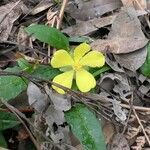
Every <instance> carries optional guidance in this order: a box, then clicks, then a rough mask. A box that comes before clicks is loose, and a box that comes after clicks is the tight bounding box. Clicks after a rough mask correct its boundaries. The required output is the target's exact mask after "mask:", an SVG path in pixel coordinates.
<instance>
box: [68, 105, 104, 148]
mask: <svg viewBox="0 0 150 150" xmlns="http://www.w3.org/2000/svg"><path fill="white" fill-rule="evenodd" d="M65 118H66V120H67V122H68V124H69V125H70V126H71V130H72V132H73V133H74V135H75V136H76V137H77V138H78V139H79V140H80V142H81V143H82V145H83V147H84V149H85V150H106V146H105V142H104V137H103V133H102V129H101V125H100V122H99V121H98V120H97V119H96V116H95V115H94V114H93V113H92V112H91V111H90V110H89V109H88V108H87V107H86V106H84V105H81V104H78V105H76V106H74V107H72V109H71V110H69V111H68V112H65Z"/></svg>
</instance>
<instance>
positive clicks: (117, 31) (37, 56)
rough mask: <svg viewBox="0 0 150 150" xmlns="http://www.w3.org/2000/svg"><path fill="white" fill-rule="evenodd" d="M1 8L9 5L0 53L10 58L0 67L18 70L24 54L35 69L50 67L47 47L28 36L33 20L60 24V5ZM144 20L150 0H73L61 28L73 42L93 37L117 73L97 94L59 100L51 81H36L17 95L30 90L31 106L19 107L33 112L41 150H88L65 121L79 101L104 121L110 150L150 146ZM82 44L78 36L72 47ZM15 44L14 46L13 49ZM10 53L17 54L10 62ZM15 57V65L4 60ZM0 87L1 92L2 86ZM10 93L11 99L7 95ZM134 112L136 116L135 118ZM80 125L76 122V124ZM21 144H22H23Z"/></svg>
mask: <svg viewBox="0 0 150 150" xmlns="http://www.w3.org/2000/svg"><path fill="white" fill-rule="evenodd" d="M1 3H2V2H0V4H1ZM3 3H4V4H5V5H1V6H0V11H1V13H0V20H1V21H0V35H1V40H0V48H2V50H3V51H5V54H3V53H0V58H2V59H0V60H2V62H1V61H0V67H1V70H3V69H5V68H7V67H10V66H14V65H15V62H16V61H17V59H18V58H15V54H16V53H17V52H18V51H19V52H21V53H22V54H23V55H24V56H25V58H26V57H30V58H34V60H35V64H34V67H35V68H36V67H37V66H38V64H39V62H36V60H40V63H42V65H43V64H44V65H45V67H46V66H47V64H48V63H47V57H46V56H47V50H48V47H47V45H45V44H41V43H40V42H39V41H38V40H35V39H34V40H32V38H31V37H29V36H28V35H27V33H26V32H24V28H25V27H27V26H29V25H31V24H34V23H39V24H49V25H52V26H53V25H54V26H55V25H56V24H57V23H56V22H57V21H59V16H58V12H59V11H60V9H61V6H62V5H61V3H60V2H59V1H58V2H57V1H55V2H53V1H49V0H43V1H42V2H40V1H30V0H29V1H27V2H24V3H23V2H19V1H15V2H9V1H5V0H4V2H3ZM3 3H2V4H3ZM15 5H16V6H15ZM146 15H147V16H148V17H149V2H148V1H146V0H133V1H129V0H107V1H105V0H93V1H92V0H87V1H83V0H75V1H72V0H71V1H68V5H67V6H66V7H65V15H64V20H63V22H62V24H61V29H62V30H61V31H62V32H64V33H65V34H67V36H70V38H72V37H76V39H77V38H78V37H79V38H80V40H81V41H84V39H85V38H84V36H86V37H87V38H89V39H90V40H89V41H88V42H89V43H90V45H91V46H92V49H94V50H96V51H101V52H103V53H104V54H105V58H106V64H107V65H108V66H110V68H111V70H109V71H107V72H106V73H102V74H99V75H97V76H96V78H97V87H96V89H95V90H94V93H92V92H90V93H88V94H83V93H81V94H79V93H78V92H77V93H74V92H73V91H71V92H68V94H67V95H60V94H58V93H56V92H54V91H53V90H52V89H51V86H50V85H49V84H46V83H45V81H44V82H38V79H37V80H34V82H33V81H32V80H31V82H29V83H26V84H28V85H27V86H26V87H27V89H26V90H25V88H23V89H20V91H19V93H21V90H22V91H25V92H26V93H27V96H28V103H29V108H28V107H25V106H24V103H22V102H21V104H20V105H22V107H21V108H24V109H23V110H22V109H21V110H20V111H21V112H23V113H24V111H25V113H27V114H28V111H29V113H31V114H32V117H27V118H30V121H31V122H32V123H33V125H34V128H31V133H32V134H33V135H35V137H36V140H37V143H40V144H41V148H43V149H77V150H80V149H83V146H82V145H81V143H82V142H79V141H80V138H79V139H77V137H75V136H74V135H73V136H70V132H71V131H72V130H70V128H69V126H68V123H67V122H66V118H65V114H66V112H69V111H71V110H72V108H73V107H74V106H76V104H77V103H84V104H85V105H87V106H88V107H89V108H90V110H92V112H95V114H96V116H97V118H99V119H100V122H102V124H103V128H102V129H103V133H104V135H105V138H106V139H105V141H106V143H107V149H110V150H121V149H123V150H128V149H133V150H134V149H135V150H140V149H141V150H142V149H149V147H150V145H149V142H150V141H149V139H150V132H149V131H150V117H149V112H150V102H149V98H150V79H149V77H150V71H149V64H150V61H149V44H148V42H149V37H150V35H149V34H150V31H149V28H150V26H149V22H148V21H149V20H146V19H145V18H146V17H147V16H146ZM55 21H56V22H55ZM76 42H77V40H75V38H72V40H71V42H70V43H71V45H73V46H74V44H76ZM78 42H80V41H78ZM14 45H15V48H12V46H14ZM67 46H68V45H67ZM10 48H12V49H10ZM54 51H55V50H52V49H51V50H50V51H49V52H50V54H53V52H54ZM10 54H13V55H11V57H10ZM8 56H9V57H8ZM13 56H14V57H13ZM19 57H22V56H19ZM6 58H7V59H6ZM10 58H11V60H10V62H6V60H7V61H8V59H10ZM29 63H31V64H32V63H33V62H30V61H29ZM3 64H4V65H3ZM34 67H33V68H34ZM22 71H24V70H22ZM28 71H29V72H30V70H28ZM29 72H28V73H29ZM56 72H57V71H56ZM41 74H42V73H41ZM40 76H42V75H40ZM2 79H3V78H2ZM21 81H23V80H22V79H21ZM9 84H10V83H9V82H8V85H7V88H9V86H11V85H12V84H13V82H11V84H10V85H9ZM0 86H1V89H3V86H4V85H2V82H1V83H0ZM75 89H76V88H75ZM8 91H9V90H8ZM19 93H18V94H19ZM0 95H3V94H0ZM8 95H11V94H8ZM8 95H7V93H6V94H5V96H6V97H7V96H8ZM15 96H16V94H15ZM1 98H2V97H1ZM1 98H0V99H1ZM12 98H13V101H14V102H13V104H15V102H16V103H17V101H16V99H15V98H14V97H12ZM19 98H20V97H19ZM14 106H15V105H14ZM16 107H17V104H16ZM18 110H19V108H18ZM134 110H135V112H136V114H137V116H136V115H135V113H133V112H134ZM31 114H30V115H31ZM30 115H29V116H30ZM81 115H83V114H82V113H81ZM27 116H28V115H27ZM78 117H79V116H78ZM89 117H90V116H89ZM72 119H77V117H76V118H75V117H74V118H72ZM87 120H88V118H87ZM91 122H92V121H91ZM108 122H109V123H108ZM27 123H28V122H27ZM73 123H76V122H75V121H73ZM79 125H80V124H79V123H77V126H79ZM71 127H72V126H71ZM29 128H30V127H29ZM32 129H33V130H32ZM78 129H79V128H77V130H78ZM39 130H40V131H41V132H39ZM91 131H93V132H94V130H91ZM144 131H145V132H144ZM93 132H92V133H93ZM18 133H19V132H18ZM81 133H82V130H81ZM109 133H110V134H109ZM28 134H29V133H26V137H29V136H30V134H29V135H28ZM71 134H72V133H71ZM18 135H19V134H18ZM5 136H6V135H5ZM27 139H28V138H27ZM27 139H26V138H25V139H24V141H25V142H27ZM19 143H20V144H21V141H19ZM84 146H85V145H84ZM19 147H22V145H21V146H19ZM26 149H28V148H27V147H26Z"/></svg>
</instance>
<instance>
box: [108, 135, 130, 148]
mask: <svg viewBox="0 0 150 150" xmlns="http://www.w3.org/2000/svg"><path fill="white" fill-rule="evenodd" d="M110 149H111V150H130V147H129V144H128V142H127V140H126V139H125V137H124V136H123V135H122V134H116V135H115V136H114V138H113V141H112V143H111V148H110Z"/></svg>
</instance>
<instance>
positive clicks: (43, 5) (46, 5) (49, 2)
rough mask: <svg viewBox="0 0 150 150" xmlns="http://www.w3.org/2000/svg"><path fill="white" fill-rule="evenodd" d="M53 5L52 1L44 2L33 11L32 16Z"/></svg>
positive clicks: (45, 0) (44, 0) (46, 0)
mask: <svg viewBox="0 0 150 150" xmlns="http://www.w3.org/2000/svg"><path fill="white" fill-rule="evenodd" d="M52 5H53V3H52V0H42V1H41V2H40V3H39V4H38V5H37V6H36V7H35V8H34V9H33V10H32V11H31V14H32V15H36V14H38V13H40V12H42V11H44V10H46V9H48V8H49V7H51V6H52Z"/></svg>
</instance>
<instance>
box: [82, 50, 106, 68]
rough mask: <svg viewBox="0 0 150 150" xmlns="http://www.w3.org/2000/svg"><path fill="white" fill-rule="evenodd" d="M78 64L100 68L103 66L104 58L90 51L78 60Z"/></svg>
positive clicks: (100, 54) (99, 53)
mask: <svg viewBox="0 0 150 150" xmlns="http://www.w3.org/2000/svg"><path fill="white" fill-rule="evenodd" d="M80 64H81V65H83V66H89V67H102V66H103V65H104V64H105V57H104V55H103V54H102V53H101V52H97V51H91V52H89V53H88V54H86V55H85V56H84V57H83V58H82V59H81V60H80Z"/></svg>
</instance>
